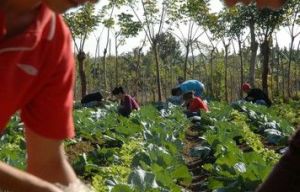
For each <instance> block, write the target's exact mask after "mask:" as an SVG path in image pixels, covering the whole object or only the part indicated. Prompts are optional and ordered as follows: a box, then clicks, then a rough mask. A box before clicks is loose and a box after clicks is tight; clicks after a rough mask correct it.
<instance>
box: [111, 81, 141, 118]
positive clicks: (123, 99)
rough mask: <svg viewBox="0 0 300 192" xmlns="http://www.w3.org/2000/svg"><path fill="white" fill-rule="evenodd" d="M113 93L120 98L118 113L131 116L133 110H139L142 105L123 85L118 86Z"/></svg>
mask: <svg viewBox="0 0 300 192" xmlns="http://www.w3.org/2000/svg"><path fill="white" fill-rule="evenodd" d="M112 94H113V95H114V96H116V97H117V98H118V99H119V100H120V105H119V107H118V113H119V114H120V115H123V116H125V117H129V115H130V113H131V112H132V111H133V110H139V108H140V106H139V104H138V103H137V102H136V100H135V99H134V98H132V97H131V96H130V95H128V94H127V93H125V92H124V90H123V87H116V88H114V90H113V91H112Z"/></svg>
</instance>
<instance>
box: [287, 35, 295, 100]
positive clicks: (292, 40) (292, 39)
mask: <svg viewBox="0 0 300 192" xmlns="http://www.w3.org/2000/svg"><path fill="white" fill-rule="evenodd" d="M294 40H295V38H294V36H292V38H291V45H290V51H289V52H290V53H289V61H288V73H287V75H288V76H287V96H288V98H290V97H291V95H292V94H291V65H292V56H293V45H294Z"/></svg>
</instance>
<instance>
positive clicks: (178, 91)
mask: <svg viewBox="0 0 300 192" xmlns="http://www.w3.org/2000/svg"><path fill="white" fill-rule="evenodd" d="M189 91H194V93H195V96H197V97H201V96H202V95H203V92H204V84H203V83H202V82H201V81H198V80H186V81H184V82H182V83H181V84H179V85H178V86H177V87H176V88H173V89H172V95H173V96H175V95H177V96H178V95H182V94H184V93H186V92H189ZM173 93H174V94H173Z"/></svg>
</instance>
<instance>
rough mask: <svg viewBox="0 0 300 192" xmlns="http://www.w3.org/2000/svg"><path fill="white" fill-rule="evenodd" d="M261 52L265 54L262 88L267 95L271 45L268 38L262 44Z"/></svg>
mask: <svg viewBox="0 0 300 192" xmlns="http://www.w3.org/2000/svg"><path fill="white" fill-rule="evenodd" d="M261 53H262V55H263V66H262V89H263V91H264V92H265V94H266V95H269V94H268V74H269V55H270V47H269V41H268V40H267V39H265V40H264V42H263V43H262V45H261Z"/></svg>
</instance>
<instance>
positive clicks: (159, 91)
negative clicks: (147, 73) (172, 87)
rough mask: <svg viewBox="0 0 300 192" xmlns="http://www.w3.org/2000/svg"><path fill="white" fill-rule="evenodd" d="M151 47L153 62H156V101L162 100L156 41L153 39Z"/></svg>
mask: <svg viewBox="0 0 300 192" xmlns="http://www.w3.org/2000/svg"><path fill="white" fill-rule="evenodd" d="M152 49H153V52H154V57H155V63H156V83H157V93H158V101H162V95H161V83H160V70H159V68H160V67H159V58H158V57H159V56H158V50H157V43H156V42H155V41H154V42H153V44H152Z"/></svg>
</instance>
